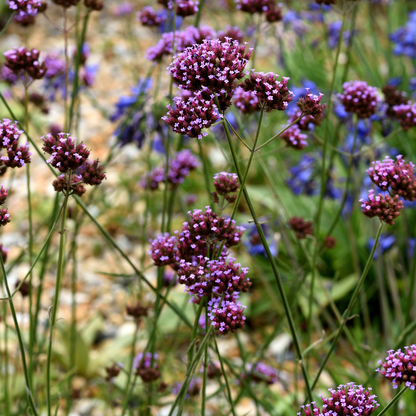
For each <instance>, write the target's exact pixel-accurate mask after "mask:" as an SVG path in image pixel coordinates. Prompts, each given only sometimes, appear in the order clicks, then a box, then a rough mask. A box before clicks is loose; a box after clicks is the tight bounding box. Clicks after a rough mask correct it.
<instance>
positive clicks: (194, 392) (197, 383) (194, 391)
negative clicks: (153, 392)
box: [172, 377, 202, 400]
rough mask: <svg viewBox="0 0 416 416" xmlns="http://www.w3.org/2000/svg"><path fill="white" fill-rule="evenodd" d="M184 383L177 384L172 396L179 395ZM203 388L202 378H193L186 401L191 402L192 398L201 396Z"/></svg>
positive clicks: (174, 386)
mask: <svg viewBox="0 0 416 416" xmlns="http://www.w3.org/2000/svg"><path fill="white" fill-rule="evenodd" d="M181 387H182V383H180V382H175V383H174V385H173V388H172V394H178V393H179V392H180V390H181ZM201 387H202V378H200V377H192V379H191V381H190V383H189V386H188V390H187V391H186V394H185V400H189V399H190V398H191V397H195V396H198V395H199V392H200V391H201Z"/></svg>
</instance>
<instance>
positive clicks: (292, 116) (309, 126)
mask: <svg viewBox="0 0 416 416" xmlns="http://www.w3.org/2000/svg"><path fill="white" fill-rule="evenodd" d="M301 115H302V111H300V110H295V111H290V113H289V120H288V123H289V124H292V123H293V122H294V121H296V120H297V119H298V118H299V117H300V116H301ZM321 121H322V119H318V120H317V119H316V118H315V117H314V116H303V117H302V118H301V119H300V120H299V121H298V122H297V123H296V126H298V127H299V129H300V130H302V131H313V130H314V128H315V126H319V125H321Z"/></svg>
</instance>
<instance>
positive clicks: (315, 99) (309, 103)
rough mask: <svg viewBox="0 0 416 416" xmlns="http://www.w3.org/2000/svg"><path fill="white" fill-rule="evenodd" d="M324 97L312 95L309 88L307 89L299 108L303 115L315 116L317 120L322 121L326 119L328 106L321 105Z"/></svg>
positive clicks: (298, 103) (300, 100)
mask: <svg viewBox="0 0 416 416" xmlns="http://www.w3.org/2000/svg"><path fill="white" fill-rule="evenodd" d="M322 97H323V94H319V95H314V94H311V93H310V92H309V88H306V95H305V96H304V97H300V98H299V100H298V102H297V106H298V107H299V109H300V111H301V112H302V114H304V115H309V116H313V118H314V119H315V120H317V121H320V120H322V118H323V117H324V109H325V107H326V104H321V98H322Z"/></svg>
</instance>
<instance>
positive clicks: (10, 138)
mask: <svg viewBox="0 0 416 416" xmlns="http://www.w3.org/2000/svg"><path fill="white" fill-rule="evenodd" d="M22 133H23V131H22V130H20V129H18V128H17V121H15V122H12V121H11V120H8V119H3V120H2V121H1V122H0V150H2V149H4V151H5V155H4V156H1V157H0V161H1V167H3V169H4V167H5V168H21V167H23V166H25V164H26V163H30V156H31V155H32V153H31V152H29V143H26V144H25V145H23V146H19V143H18V141H19V137H20V136H21V135H22Z"/></svg>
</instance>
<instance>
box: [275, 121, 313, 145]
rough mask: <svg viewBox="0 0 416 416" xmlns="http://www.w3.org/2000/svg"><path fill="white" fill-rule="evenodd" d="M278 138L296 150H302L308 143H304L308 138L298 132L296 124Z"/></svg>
mask: <svg viewBox="0 0 416 416" xmlns="http://www.w3.org/2000/svg"><path fill="white" fill-rule="evenodd" d="M279 137H280V138H281V139H283V140H284V141H285V142H286V144H287V145H288V146H290V147H293V148H294V149H296V150H302V149H304V148H305V147H306V146H307V145H308V142H307V141H306V139H307V138H308V136H307V135H306V134H303V133H302V132H301V131H300V128H299V126H298V125H297V124H294V125H293V126H290V127H289V128H288V129H287V130H285V131H284V132H283V133H282V134H281V135H280V136H279Z"/></svg>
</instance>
